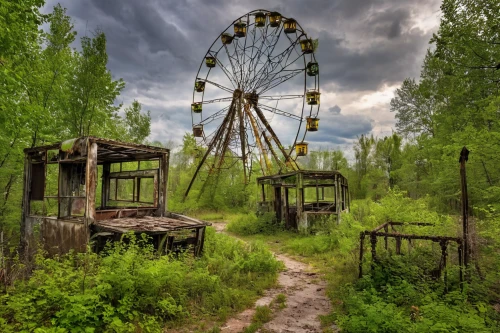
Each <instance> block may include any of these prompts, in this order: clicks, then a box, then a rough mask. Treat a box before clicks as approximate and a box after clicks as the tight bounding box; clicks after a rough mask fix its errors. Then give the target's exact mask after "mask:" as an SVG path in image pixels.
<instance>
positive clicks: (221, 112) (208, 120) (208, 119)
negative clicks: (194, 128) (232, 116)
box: [196, 106, 229, 125]
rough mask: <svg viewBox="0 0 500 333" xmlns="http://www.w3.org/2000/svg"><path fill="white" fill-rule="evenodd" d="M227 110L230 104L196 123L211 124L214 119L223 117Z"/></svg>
mask: <svg viewBox="0 0 500 333" xmlns="http://www.w3.org/2000/svg"><path fill="white" fill-rule="evenodd" d="M227 110H229V106H226V107H225V108H223V109H222V110H219V111H217V112H216V113H214V114H212V115H210V116H208V117H206V118H205V119H202V120H201V121H200V122H199V123H198V124H196V125H206V124H209V123H211V122H212V121H214V120H216V119H219V118H221V117H222V116H224V115H225V112H227Z"/></svg>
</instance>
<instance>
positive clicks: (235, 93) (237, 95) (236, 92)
mask: <svg viewBox="0 0 500 333" xmlns="http://www.w3.org/2000/svg"><path fill="white" fill-rule="evenodd" d="M241 95H243V91H241V90H240V89H234V91H233V98H240V97H241Z"/></svg>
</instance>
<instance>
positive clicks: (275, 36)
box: [249, 25, 283, 87]
mask: <svg viewBox="0 0 500 333" xmlns="http://www.w3.org/2000/svg"><path fill="white" fill-rule="evenodd" d="M267 31H268V29H267V27H266V30H265V33H264V34H263V36H262V43H261V45H260V47H259V52H258V54H257V57H256V58H257V59H256V60H257V61H256V63H255V64H254V68H253V71H254V73H255V74H254V77H253V80H252V82H251V83H250V85H249V86H250V87H251V85H252V84H253V82H254V81H255V79H256V78H257V77H259V75H260V74H259V73H261V72H262V70H263V68H265V67H266V64H267V63H268V62H269V58H270V57H271V55H272V53H273V52H274V49H275V47H276V45H277V44H278V41H279V38H280V36H281V32H282V31H283V25H281V28H280V29H274V31H273V33H271V34H270V38H271V40H270V41H269V40H268V38H267V37H268V35H267ZM276 31H278V33H276ZM266 44H267V45H266ZM263 46H266V48H265V49H264V50H265V52H263V51H262V47H263ZM262 55H265V56H266V57H267V62H261V58H262ZM259 63H261V64H262V66H261V68H260V69H259V70H258V71H257V66H258V64H259Z"/></svg>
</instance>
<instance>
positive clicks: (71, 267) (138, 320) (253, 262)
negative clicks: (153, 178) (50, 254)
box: [0, 229, 281, 332]
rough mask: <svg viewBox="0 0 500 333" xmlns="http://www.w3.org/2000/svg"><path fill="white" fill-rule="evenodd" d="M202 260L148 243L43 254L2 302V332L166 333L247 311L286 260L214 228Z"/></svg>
mask: <svg viewBox="0 0 500 333" xmlns="http://www.w3.org/2000/svg"><path fill="white" fill-rule="evenodd" d="M205 245H206V246H205V251H204V254H203V256H202V257H201V258H199V259H194V258H192V255H190V254H187V253H186V254H185V255H181V256H180V257H179V258H173V257H170V256H163V257H160V258H158V257H157V256H156V255H155V253H154V251H153V249H152V247H151V246H147V245H146V242H145V240H144V239H137V238H136V237H133V236H128V237H127V243H116V244H114V245H113V246H110V247H109V248H108V249H107V251H106V253H104V254H103V255H96V254H93V253H86V254H74V253H72V254H69V255H66V256H63V257H57V258H53V259H47V258H44V257H42V256H38V257H37V261H36V265H37V267H36V269H35V270H34V272H33V275H32V277H31V278H30V279H28V280H26V281H17V283H16V284H15V286H14V287H12V288H10V289H9V290H8V293H7V294H5V295H3V296H1V297H0V301H1V305H0V331H1V332H20V331H26V332H28V331H33V330H34V329H37V330H38V331H40V332H42V331H43V332H69V331H71V332H94V331H96V332H97V331H100V332H102V331H109V332H136V331H138V330H140V331H143V332H161V331H162V329H163V326H164V325H165V324H166V323H174V322H179V321H182V320H186V319H189V317H190V316H193V315H197V316H199V315H209V316H219V317H221V318H222V319H223V318H225V316H227V314H228V313H232V312H235V311H239V310H242V309H244V308H246V307H247V306H249V305H251V304H252V302H253V300H254V299H255V298H256V297H257V295H258V294H259V293H261V292H262V290H264V289H265V288H268V287H270V286H271V285H273V284H274V283H275V281H276V277H277V272H278V270H279V269H280V267H281V266H280V263H279V262H277V261H276V260H275V259H274V256H273V255H272V254H271V253H270V252H269V251H267V250H266V248H265V247H264V246H263V244H248V245H247V244H244V243H242V242H241V241H238V240H235V239H232V238H230V237H228V236H227V235H221V234H216V233H215V232H214V231H213V230H211V229H210V230H207V234H206V244H205Z"/></svg>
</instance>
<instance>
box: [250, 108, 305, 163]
mask: <svg viewBox="0 0 500 333" xmlns="http://www.w3.org/2000/svg"><path fill="white" fill-rule="evenodd" d="M252 107H253V109H254V110H255V112H256V113H257V116H258V117H259V119H260V121H261V122H262V124H264V126H265V127H266V130H267V131H268V132H269V133H270V134H271V137H272V139H273V140H274V142H276V145H277V146H278V149H279V150H280V151H281V153H282V154H283V157H284V158H285V162H286V163H290V165H291V167H292V169H293V170H294V171H296V170H300V168H299V166H298V165H297V163H296V162H295V161H294V160H293V159H292V158H291V157H290V155H289V154H288V153H287V152H286V151H285V148H284V147H283V145H282V144H281V142H280V140H279V139H278V136H277V135H276V133H275V132H274V130H273V128H272V127H271V125H269V122H268V121H267V119H266V117H265V116H264V114H263V113H262V110H261V109H260V108H259V107H258V106H257V103H255V102H254V103H253V104H252ZM286 163H285V164H286Z"/></svg>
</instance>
